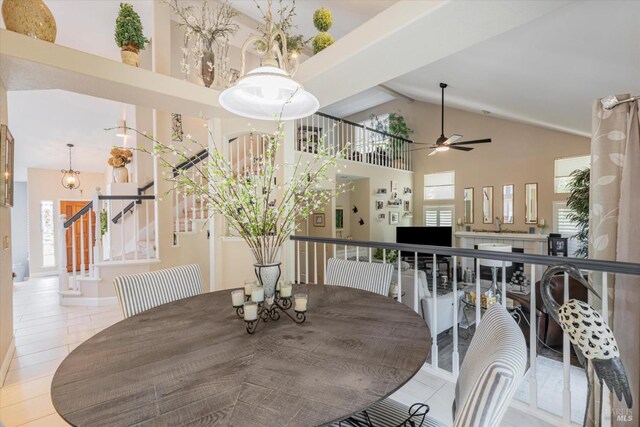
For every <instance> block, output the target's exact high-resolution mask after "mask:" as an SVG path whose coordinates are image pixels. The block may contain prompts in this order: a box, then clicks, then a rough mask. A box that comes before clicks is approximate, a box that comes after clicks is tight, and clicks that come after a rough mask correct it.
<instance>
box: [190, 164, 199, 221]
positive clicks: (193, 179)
mask: <svg viewBox="0 0 640 427" xmlns="http://www.w3.org/2000/svg"><path fill="white" fill-rule="evenodd" d="M191 182H196V168H195V167H191ZM197 206H198V205H197V204H196V193H195V192H193V193H191V231H194V230H195V226H196V221H195V220H196V209H197Z"/></svg>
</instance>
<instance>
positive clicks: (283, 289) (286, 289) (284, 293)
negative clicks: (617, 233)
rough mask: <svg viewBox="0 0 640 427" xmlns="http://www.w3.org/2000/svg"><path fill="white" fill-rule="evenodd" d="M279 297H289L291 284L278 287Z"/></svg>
mask: <svg viewBox="0 0 640 427" xmlns="http://www.w3.org/2000/svg"><path fill="white" fill-rule="evenodd" d="M280 296H281V297H282V298H290V297H291V283H283V284H282V286H280Z"/></svg>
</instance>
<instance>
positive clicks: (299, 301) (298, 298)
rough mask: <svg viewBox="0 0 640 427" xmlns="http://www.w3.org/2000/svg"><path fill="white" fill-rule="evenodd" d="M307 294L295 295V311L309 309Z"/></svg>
mask: <svg viewBox="0 0 640 427" xmlns="http://www.w3.org/2000/svg"><path fill="white" fill-rule="evenodd" d="M307 299H308V296H307V294H296V295H295V296H294V297H293V300H294V303H295V304H294V308H293V309H294V310H295V311H307Z"/></svg>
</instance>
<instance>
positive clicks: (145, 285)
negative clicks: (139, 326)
mask: <svg viewBox="0 0 640 427" xmlns="http://www.w3.org/2000/svg"><path fill="white" fill-rule="evenodd" d="M113 284H114V286H115V288H116V295H117V296H118V301H120V306H121V307H122V312H123V313H124V317H125V319H126V318H127V317H131V316H133V315H135V314H138V313H140V312H142V311H145V310H149V309H150V308H153V307H156V306H159V305H162V304H166V303H168V302H171V301H176V300H179V299H182V298H187V297H191V296H194V295H198V294H201V293H202V280H201V279H200V267H198V266H197V265H196V264H191V265H183V266H180V267H174V268H167V269H165V270H157V271H150V272H148V273H139V274H132V275H130V276H120V277H116V278H115V279H113Z"/></svg>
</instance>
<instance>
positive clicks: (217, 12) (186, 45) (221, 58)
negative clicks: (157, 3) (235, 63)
mask: <svg viewBox="0 0 640 427" xmlns="http://www.w3.org/2000/svg"><path fill="white" fill-rule="evenodd" d="M169 5H170V6H171V8H172V9H173V11H174V12H175V13H176V15H178V17H179V18H180V22H178V25H180V26H181V27H184V29H185V33H184V39H183V46H182V54H183V55H182V61H181V62H180V68H181V70H182V72H183V73H184V74H190V73H191V65H190V64H189V55H190V54H191V56H192V58H193V61H194V62H195V66H194V68H195V72H196V75H197V76H198V77H199V78H201V79H202V83H203V84H204V85H205V86H206V87H211V85H212V84H214V83H215V85H214V86H215V87H224V86H226V85H228V84H230V83H231V80H232V78H233V73H232V70H231V69H230V68H228V66H227V60H228V58H227V54H228V50H229V38H230V37H231V36H233V35H234V34H235V33H236V32H237V31H238V29H239V28H240V27H239V26H238V24H236V23H235V22H233V18H235V17H236V16H238V12H237V11H236V10H235V9H234V8H233V7H231V5H230V4H229V3H228V2H227V1H225V2H224V3H222V4H220V5H217V6H211V5H210V3H209V1H208V0H202V4H201V6H200V10H198V11H195V10H194V8H193V7H192V6H180V5H178V0H173V1H172V2H171V3H169ZM216 64H217V65H216ZM214 67H218V69H217V70H215V68H214ZM217 77H220V79H219V81H216V78H217Z"/></svg>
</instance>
